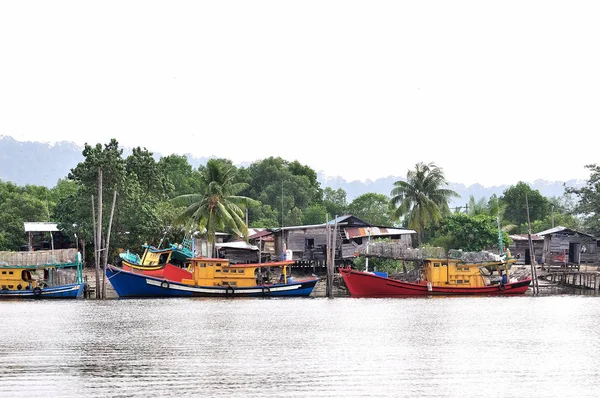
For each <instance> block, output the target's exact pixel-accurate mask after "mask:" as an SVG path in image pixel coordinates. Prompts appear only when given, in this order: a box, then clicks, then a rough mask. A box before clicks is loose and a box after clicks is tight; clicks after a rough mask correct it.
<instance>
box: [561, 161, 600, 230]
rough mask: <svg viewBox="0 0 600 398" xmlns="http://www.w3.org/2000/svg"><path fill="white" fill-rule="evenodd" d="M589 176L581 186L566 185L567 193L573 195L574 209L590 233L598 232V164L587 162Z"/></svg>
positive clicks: (599, 205) (599, 200) (599, 228)
mask: <svg viewBox="0 0 600 398" xmlns="http://www.w3.org/2000/svg"><path fill="white" fill-rule="evenodd" d="M585 167H586V168H587V169H589V170H590V178H589V179H588V180H587V182H586V185H585V186H584V187H582V188H572V187H566V188H565V192H566V193H567V194H572V195H575V197H576V198H577V200H578V202H577V204H576V205H575V211H576V212H577V213H578V214H580V215H581V216H582V217H583V227H584V228H585V230H586V231H587V232H589V233H591V234H594V235H598V234H600V217H599V215H600V166H598V165H596V164H589V165H586V166H585Z"/></svg>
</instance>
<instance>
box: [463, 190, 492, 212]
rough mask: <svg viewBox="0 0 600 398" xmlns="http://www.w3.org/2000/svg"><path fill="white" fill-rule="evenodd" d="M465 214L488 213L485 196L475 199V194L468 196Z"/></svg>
mask: <svg viewBox="0 0 600 398" xmlns="http://www.w3.org/2000/svg"><path fill="white" fill-rule="evenodd" d="M467 214H468V215H470V216H478V215H486V214H489V209H488V205H487V201H486V199H485V198H480V199H479V200H476V199H475V196H473V195H471V196H469V208H468V211H467Z"/></svg>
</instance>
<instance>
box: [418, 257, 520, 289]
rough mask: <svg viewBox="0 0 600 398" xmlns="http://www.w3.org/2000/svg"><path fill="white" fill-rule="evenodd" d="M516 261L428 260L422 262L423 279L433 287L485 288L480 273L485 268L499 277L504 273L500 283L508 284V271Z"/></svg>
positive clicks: (514, 259)
mask: <svg viewBox="0 0 600 398" xmlns="http://www.w3.org/2000/svg"><path fill="white" fill-rule="evenodd" d="M516 261H517V259H516V258H511V259H509V260H507V261H504V262H502V261H497V262H485V263H466V262H464V261H462V260H459V259H451V258H450V259H439V258H436V259H433V258H428V259H424V260H423V271H424V273H425V275H424V276H425V278H424V279H425V280H426V281H428V282H431V284H432V285H433V286H448V285H454V286H464V287H483V286H487V283H486V280H485V278H484V275H483V274H482V273H481V268H482V267H485V268H488V269H490V268H492V269H493V270H495V271H498V274H500V275H502V273H503V272H506V273H505V276H504V277H503V279H502V282H503V283H508V282H509V278H508V270H509V269H510V266H511V265H512V264H513V263H515V262H516Z"/></svg>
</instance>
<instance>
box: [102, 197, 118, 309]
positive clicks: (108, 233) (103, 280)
mask: <svg viewBox="0 0 600 398" xmlns="http://www.w3.org/2000/svg"><path fill="white" fill-rule="evenodd" d="M116 202H117V190H116V189H115V192H114V194H113V202H112V208H111V209H110V220H109V221H108V232H107V233H106V248H105V250H106V252H105V254H104V272H103V273H102V298H106V265H107V264H108V253H109V247H110V230H111V228H112V221H113V216H114V214H115V203H116Z"/></svg>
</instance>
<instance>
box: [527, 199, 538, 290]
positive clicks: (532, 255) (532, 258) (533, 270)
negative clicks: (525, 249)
mask: <svg viewBox="0 0 600 398" xmlns="http://www.w3.org/2000/svg"><path fill="white" fill-rule="evenodd" d="M525 205H526V207H527V236H528V240H529V253H530V256H529V262H530V263H531V277H532V279H533V293H534V294H537V293H539V292H540V286H539V283H538V278H537V268H536V264H535V252H534V251H533V241H532V240H531V221H530V220H529V201H528V200H527V195H525Z"/></svg>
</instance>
